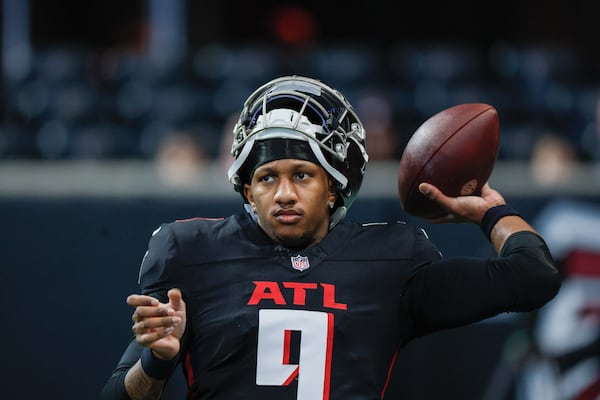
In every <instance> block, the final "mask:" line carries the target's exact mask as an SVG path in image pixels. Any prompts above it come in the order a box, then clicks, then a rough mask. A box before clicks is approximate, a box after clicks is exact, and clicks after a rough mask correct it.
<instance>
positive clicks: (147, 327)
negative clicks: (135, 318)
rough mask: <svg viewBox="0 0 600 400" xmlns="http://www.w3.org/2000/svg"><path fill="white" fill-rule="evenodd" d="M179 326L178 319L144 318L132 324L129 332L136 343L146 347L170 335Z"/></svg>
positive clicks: (179, 321) (179, 320)
mask: <svg viewBox="0 0 600 400" xmlns="http://www.w3.org/2000/svg"><path fill="white" fill-rule="evenodd" d="M180 324H181V318H179V317H162V318H146V319H143V320H141V321H139V322H136V323H134V324H133V326H132V327H131V330H132V332H133V333H134V334H135V337H136V340H137V342H138V343H140V344H141V345H144V346H146V345H149V344H151V343H153V342H155V341H157V340H159V339H162V338H163V337H166V336H168V335H170V334H172V333H173V331H174V330H175V327H176V326H178V325H180Z"/></svg>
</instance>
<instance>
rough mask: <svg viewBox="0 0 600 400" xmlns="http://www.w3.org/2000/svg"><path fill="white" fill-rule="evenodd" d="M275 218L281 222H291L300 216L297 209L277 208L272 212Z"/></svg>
mask: <svg viewBox="0 0 600 400" xmlns="http://www.w3.org/2000/svg"><path fill="white" fill-rule="evenodd" d="M274 215H275V219H276V220H277V221H279V222H280V223H282V224H293V223H295V222H297V221H298V220H299V219H300V218H302V213H301V212H299V211H298V210H278V211H276V212H275V213H274Z"/></svg>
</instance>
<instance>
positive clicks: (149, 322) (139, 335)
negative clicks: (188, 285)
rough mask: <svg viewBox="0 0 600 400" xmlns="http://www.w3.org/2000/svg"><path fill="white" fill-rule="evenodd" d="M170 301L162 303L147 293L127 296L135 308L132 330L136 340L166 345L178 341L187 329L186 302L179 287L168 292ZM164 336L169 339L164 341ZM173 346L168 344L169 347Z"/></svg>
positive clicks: (146, 344)
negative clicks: (173, 340)
mask: <svg viewBox="0 0 600 400" xmlns="http://www.w3.org/2000/svg"><path fill="white" fill-rule="evenodd" d="M168 296H169V302H168V303H167V304H164V303H161V302H160V301H158V300H157V299H156V298H154V297H151V296H146V295H139V294H132V295H130V296H128V297H127V304H129V305H130V306H132V307H134V308H135V311H134V312H133V314H132V316H131V319H132V321H133V326H132V328H131V330H132V331H133V333H134V334H135V337H136V341H137V342H138V343H140V344H141V345H143V346H153V347H154V346H156V345H158V342H159V341H160V343H161V344H160V345H159V346H165V343H172V339H175V341H176V342H178V339H179V338H181V336H182V335H183V331H184V329H185V302H184V301H183V297H182V294H181V291H180V290H179V289H171V290H169V292H168ZM163 338H167V339H168V341H167V342H164V341H163V340H160V339H163ZM170 346H172V344H171V345H168V347H170Z"/></svg>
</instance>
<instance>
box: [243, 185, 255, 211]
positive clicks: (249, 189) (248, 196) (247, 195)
mask: <svg viewBox="0 0 600 400" xmlns="http://www.w3.org/2000/svg"><path fill="white" fill-rule="evenodd" d="M244 197H245V198H246V199H247V200H248V202H249V203H250V205H252V206H253V207H254V195H253V194H252V186H250V185H249V184H247V183H244Z"/></svg>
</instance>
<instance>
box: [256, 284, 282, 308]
mask: <svg viewBox="0 0 600 400" xmlns="http://www.w3.org/2000/svg"><path fill="white" fill-rule="evenodd" d="M254 284H255V285H256V286H255V287H254V292H252V296H251V297H250V301H248V305H249V306H255V305H257V304H258V303H259V302H261V301H262V300H273V301H274V302H275V304H285V299H284V298H283V294H281V290H280V289H279V285H278V284H277V282H265V281H254Z"/></svg>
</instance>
